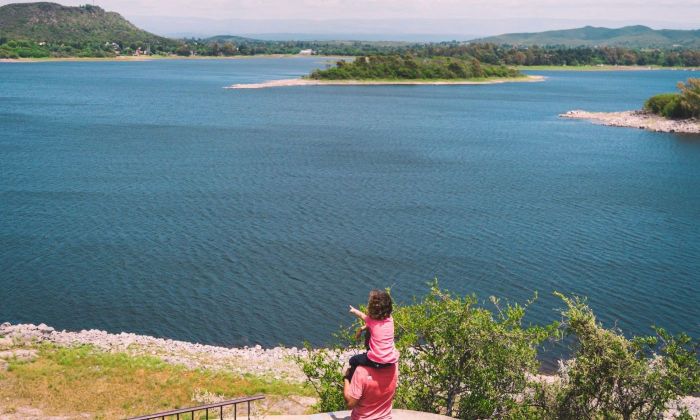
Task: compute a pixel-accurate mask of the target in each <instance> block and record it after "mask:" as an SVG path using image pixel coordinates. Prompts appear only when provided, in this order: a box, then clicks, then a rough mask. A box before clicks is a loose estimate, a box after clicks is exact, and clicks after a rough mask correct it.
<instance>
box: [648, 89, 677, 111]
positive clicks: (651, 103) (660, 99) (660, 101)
mask: <svg viewBox="0 0 700 420" xmlns="http://www.w3.org/2000/svg"><path fill="white" fill-rule="evenodd" d="M677 100H678V94H677V93H661V94H659V95H654V96H652V97H651V98H649V99H647V100H646V102H644V109H645V110H646V111H649V112H652V113H654V114H659V115H661V113H662V112H663V110H664V108H665V107H666V106H667V105H668V104H669V103H671V102H674V101H677Z"/></svg>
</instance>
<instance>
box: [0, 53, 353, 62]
mask: <svg viewBox="0 0 700 420" xmlns="http://www.w3.org/2000/svg"><path fill="white" fill-rule="evenodd" d="M301 57H310V58H319V59H324V60H328V59H349V58H354V57H346V56H340V55H298V54H258V55H232V56H228V57H214V56H205V55H197V56H187V57H182V56H177V55H172V56H165V55H139V56H134V55H124V56H117V57H46V58H0V63H52V62H118V63H124V62H140V61H159V60H246V59H251V58H301Z"/></svg>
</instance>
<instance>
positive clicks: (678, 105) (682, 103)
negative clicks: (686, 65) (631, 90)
mask: <svg viewBox="0 0 700 420" xmlns="http://www.w3.org/2000/svg"><path fill="white" fill-rule="evenodd" d="M678 89H680V91H681V92H680V93H662V94H660V95H655V96H652V97H651V98H649V99H647V101H646V102H645V103H644V109H645V110H646V111H649V112H652V113H654V114H658V115H661V116H663V117H666V118H672V119H685V118H692V117H696V118H697V117H700V79H692V78H691V79H688V81H687V82H686V83H682V82H681V83H679V84H678Z"/></svg>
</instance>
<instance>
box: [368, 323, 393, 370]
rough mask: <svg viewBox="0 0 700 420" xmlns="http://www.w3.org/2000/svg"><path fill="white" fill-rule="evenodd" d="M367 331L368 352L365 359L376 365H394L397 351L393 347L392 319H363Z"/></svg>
mask: <svg viewBox="0 0 700 420" xmlns="http://www.w3.org/2000/svg"><path fill="white" fill-rule="evenodd" d="M365 324H366V325H367V329H368V330H369V333H370V336H369V351H368V352H367V358H368V359H370V360H371V361H373V362H376V363H396V362H398V360H399V351H398V350H396V347H394V319H393V318H392V317H389V318H386V319H372V318H370V317H369V316H368V317H366V318H365Z"/></svg>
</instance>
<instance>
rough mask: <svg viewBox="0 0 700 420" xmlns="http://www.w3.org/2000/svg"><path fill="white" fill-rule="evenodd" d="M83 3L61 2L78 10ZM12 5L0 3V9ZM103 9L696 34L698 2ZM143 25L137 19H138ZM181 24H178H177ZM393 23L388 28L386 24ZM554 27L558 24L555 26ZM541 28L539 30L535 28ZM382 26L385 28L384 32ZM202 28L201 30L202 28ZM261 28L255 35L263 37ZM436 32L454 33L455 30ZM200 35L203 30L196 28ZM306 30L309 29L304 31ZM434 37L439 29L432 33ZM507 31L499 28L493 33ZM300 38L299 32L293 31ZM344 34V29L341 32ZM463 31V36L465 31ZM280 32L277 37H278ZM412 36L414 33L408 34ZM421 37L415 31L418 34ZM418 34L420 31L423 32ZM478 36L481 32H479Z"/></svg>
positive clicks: (307, 3)
mask: <svg viewBox="0 0 700 420" xmlns="http://www.w3.org/2000/svg"><path fill="white" fill-rule="evenodd" d="M88 1H89V0H63V1H61V3H62V4H66V5H78V4H84V3H86V2H88ZM7 3H13V1H8V0H0V5H2V4H7ZM93 3H94V4H96V5H98V6H101V7H103V8H104V9H107V10H111V11H116V12H119V13H121V14H122V15H123V16H125V17H126V18H128V19H134V20H135V21H137V22H138V21H139V19H138V18H139V17H175V18H198V19H193V21H197V20H198V21H200V22H204V20H203V19H202V18H204V19H209V20H212V19H214V20H231V19H237V20H241V19H242V20H330V19H342V20H362V21H364V22H365V23H367V22H369V21H370V20H384V21H385V24H384V26H383V29H382V30H384V31H386V30H387V29H388V30H391V32H404V33H406V32H411V28H410V27H408V28H407V27H403V26H404V24H403V23H401V22H400V21H401V20H405V19H417V20H425V21H431V20H441V19H450V20H460V19H461V20H465V21H466V20H468V21H473V20H486V21H488V20H495V21H502V22H505V21H510V22H516V23H517V22H519V23H520V26H518V25H517V24H513V25H512V30H513V31H516V30H522V28H530V27H533V28H537V29H538V30H546V29H552V28H553V27H557V28H560V27H562V26H566V25H569V27H570V26H571V25H576V24H578V25H579V26H580V25H584V24H593V25H600V24H601V23H603V24H606V23H607V24H608V25H607V26H614V24H615V23H616V22H619V23H620V25H618V26H622V25H625V24H631V23H637V24H645V25H649V26H652V27H655V28H660V27H667V28H679V29H697V28H700V0H685V1H679V0H653V1H651V0H641V1H639V0H637V1H634V0H528V1H520V0H94V1H93ZM141 20H142V21H143V19H141ZM177 20H178V21H179V22H183V20H182V19H177ZM391 20H395V21H397V23H396V25H395V27H393V28H392V27H391V24H390V23H387V22H386V21H391ZM556 22H561V23H560V24H559V25H557V24H556ZM538 23H541V25H540V26H541V27H538ZM387 24H388V26H387ZM204 25H206V24H204ZM269 26H270V25H269V24H263V23H262V22H261V25H260V31H261V32H269V31H270V27H269ZM453 26H454V27H449V28H442V29H443V33H455V30H460V28H459V27H458V25H453ZM202 29H203V30H204V29H206V28H202ZM307 29H309V30H311V29H313V28H307ZM433 29H434V30H433V31H431V32H433V33H440V30H441V28H433ZM502 29H508V25H507V24H506V25H505V26H504V25H500V26H499V27H498V30H495V31H493V32H499V31H501V30H502ZM299 30H300V31H302V32H303V30H304V28H299ZM342 30H345V29H342ZM463 31H466V32H469V30H468V28H464V29H463ZM279 32H283V31H279ZM414 32H416V31H414ZM418 32H421V31H418ZM423 32H424V31H423ZM480 32H483V30H482V31H480Z"/></svg>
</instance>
